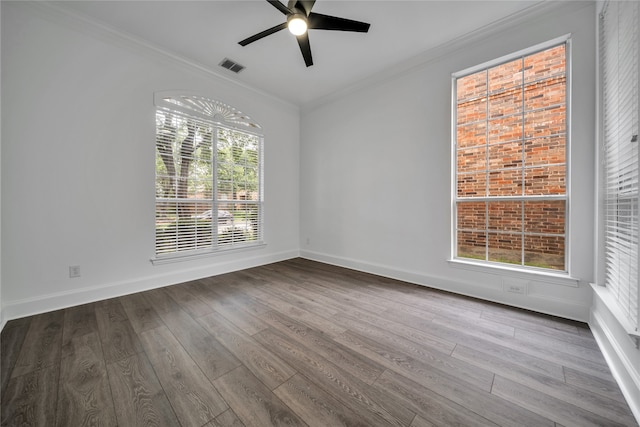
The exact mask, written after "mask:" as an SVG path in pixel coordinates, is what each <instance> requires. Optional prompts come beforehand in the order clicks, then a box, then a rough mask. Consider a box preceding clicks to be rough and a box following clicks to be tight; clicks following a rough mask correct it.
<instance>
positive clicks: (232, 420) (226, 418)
mask: <svg viewBox="0 0 640 427" xmlns="http://www.w3.org/2000/svg"><path fill="white" fill-rule="evenodd" d="M204 427H245V425H244V423H243V422H242V421H240V418H238V416H237V415H236V413H235V412H233V410H232V409H227V410H226V411H224V412H223V413H222V414H220V415H218V416H217V417H216V418H215V419H214V420H213V421H211V422H210V423H208V424H206V425H205V426H204Z"/></svg>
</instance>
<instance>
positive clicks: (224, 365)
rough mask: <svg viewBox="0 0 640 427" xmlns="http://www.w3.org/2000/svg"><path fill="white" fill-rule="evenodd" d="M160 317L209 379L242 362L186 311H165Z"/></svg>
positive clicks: (213, 378)
mask: <svg viewBox="0 0 640 427" xmlns="http://www.w3.org/2000/svg"><path fill="white" fill-rule="evenodd" d="M160 317H161V318H162V320H163V322H164V323H165V325H167V327H168V328H169V330H170V331H171V332H172V333H173V335H174V336H175V337H176V338H177V339H178V341H180V344H182V346H183V347H184V349H185V350H186V351H187V353H189V356H191V358H192V359H193V360H194V361H195V362H196V363H197V364H198V367H199V368H200V369H201V370H202V372H203V373H204V374H205V375H206V376H207V378H209V380H210V381H213V380H215V379H216V378H218V377H219V376H221V375H223V374H226V373H227V372H229V371H231V370H233V369H235V368H237V367H238V366H240V365H241V364H242V363H241V362H240V360H238V358H237V357H235V356H234V355H233V354H232V353H231V352H230V351H229V350H227V349H226V348H225V346H223V345H222V344H221V343H220V342H219V341H218V340H216V339H215V338H214V337H213V336H212V335H211V334H209V333H208V332H207V331H205V329H204V328H203V327H202V326H201V325H200V324H199V323H198V322H196V321H195V320H194V319H193V318H192V317H191V316H189V315H188V314H187V313H186V312H184V311H182V310H178V311H171V312H165V313H162V314H161V315H160Z"/></svg>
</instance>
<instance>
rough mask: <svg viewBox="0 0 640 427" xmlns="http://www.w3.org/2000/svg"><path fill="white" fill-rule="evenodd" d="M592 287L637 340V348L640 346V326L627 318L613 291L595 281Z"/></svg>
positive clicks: (627, 331) (626, 330) (629, 333)
mask: <svg viewBox="0 0 640 427" xmlns="http://www.w3.org/2000/svg"><path fill="white" fill-rule="evenodd" d="M591 288H593V291H594V292H595V293H596V294H597V295H598V297H599V298H600V300H601V301H602V302H603V303H604V305H605V306H606V307H607V308H608V309H609V311H610V312H611V313H612V314H613V316H614V317H615V318H616V320H617V321H618V322H619V323H620V325H621V326H622V327H623V328H624V330H625V332H626V333H627V334H628V335H629V337H631V338H632V339H633V340H634V341H635V344H636V348H640V330H638V327H637V326H635V325H634V324H633V322H631V321H630V320H629V319H628V318H627V316H625V315H624V313H623V312H622V310H621V309H620V308H619V306H618V302H617V300H616V299H615V297H614V296H613V295H612V294H611V291H609V289H607V287H606V286H603V285H596V284H594V283H591Z"/></svg>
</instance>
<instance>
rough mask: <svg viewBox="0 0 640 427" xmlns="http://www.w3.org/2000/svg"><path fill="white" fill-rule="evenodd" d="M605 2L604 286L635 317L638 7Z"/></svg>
mask: <svg viewBox="0 0 640 427" xmlns="http://www.w3.org/2000/svg"><path fill="white" fill-rule="evenodd" d="M639 8H640V3H638V2H634V1H622V2H617V1H614V2H608V3H607V4H606V5H605V7H604V9H603V11H602V13H601V16H600V62H601V74H602V87H603V142H602V147H601V149H602V159H603V172H604V174H603V181H604V182H603V183H602V185H603V193H604V194H603V196H604V197H603V200H604V209H603V213H604V218H603V219H604V224H603V227H604V257H605V260H604V262H605V266H604V268H605V278H604V280H605V286H606V287H607V288H608V289H609V291H610V292H611V294H612V295H613V297H614V298H615V300H616V301H617V303H618V306H619V308H620V313H619V314H620V315H621V316H623V317H624V318H625V321H629V322H631V324H632V325H634V326H636V327H638V326H640V319H639V316H638V305H639V303H638V299H639V293H638V262H639V258H638V231H639V227H638V190H639V180H638V177H639V174H638V172H639V168H638V164H639V158H638V154H639V153H638V27H637V24H638V9H639Z"/></svg>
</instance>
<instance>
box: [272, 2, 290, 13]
mask: <svg viewBox="0 0 640 427" xmlns="http://www.w3.org/2000/svg"><path fill="white" fill-rule="evenodd" d="M267 1H268V2H269V3H271V6H273V7H275V8H276V9H278V10H279V11H280V12H282V13H283V14H285V15H290V14H291V13H292V12H291V10H289V8H288V7H287V6H285V5H283V4H282V3H280V2H279V1H278V0H267Z"/></svg>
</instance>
